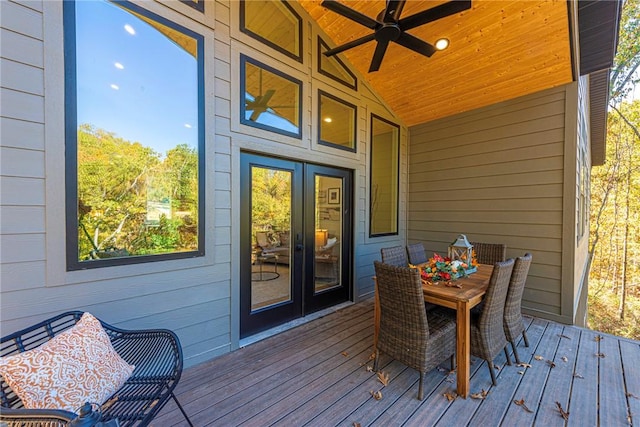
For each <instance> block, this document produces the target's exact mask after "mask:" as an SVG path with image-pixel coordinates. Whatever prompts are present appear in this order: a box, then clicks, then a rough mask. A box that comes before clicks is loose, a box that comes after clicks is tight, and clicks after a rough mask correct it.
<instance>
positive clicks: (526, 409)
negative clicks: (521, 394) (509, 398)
mask: <svg viewBox="0 0 640 427" xmlns="http://www.w3.org/2000/svg"><path fill="white" fill-rule="evenodd" d="M513 403H515V404H516V405H518V406H522V409H524V410H525V411H527V412H529V413H533V411H532V410H531V409H529V408H528V407H527V405H526V404H525V403H524V399H520V400H514V401H513Z"/></svg>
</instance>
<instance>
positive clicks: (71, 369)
mask: <svg viewBox="0 0 640 427" xmlns="http://www.w3.org/2000/svg"><path fill="white" fill-rule="evenodd" d="M133 369H134V366H132V365H129V364H128V363H127V362H125V361H124V360H123V359H122V358H121V357H120V356H119V355H118V353H116V351H115V350H114V348H113V346H112V345H111V341H110V340H109V336H108V335H107V333H106V332H105V331H104V329H102V325H101V324H100V321H99V320H98V319H96V318H95V317H93V316H92V315H91V314H89V313H84V314H83V315H82V318H81V319H80V321H79V322H78V323H77V324H76V325H75V326H73V327H71V328H69V329H67V330H66V331H64V332H62V333H60V334H59V335H57V336H55V337H53V338H52V339H51V340H49V341H47V342H46V343H44V344H42V345H41V346H39V347H38V348H35V349H33V350H29V351H25V352H24V353H19V354H15V355H12V356H8V357H2V358H0V375H2V376H3V377H4V379H5V381H6V382H7V384H9V386H10V387H11V388H12V389H13V391H14V392H15V393H16V395H18V397H19V398H20V399H21V400H22V403H23V404H24V407H25V408H27V409H65V410H67V411H71V412H77V411H78V408H80V407H81V406H82V405H83V404H84V403H85V402H96V403H99V404H102V403H104V402H105V401H106V400H107V399H108V398H109V397H110V396H111V395H112V394H113V393H115V392H116V391H117V390H118V389H119V388H120V387H122V385H123V384H124V383H125V381H126V380H127V378H129V376H130V375H131V373H132V372H133Z"/></svg>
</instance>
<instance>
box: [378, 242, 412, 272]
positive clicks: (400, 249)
mask: <svg viewBox="0 0 640 427" xmlns="http://www.w3.org/2000/svg"><path fill="white" fill-rule="evenodd" d="M380 255H381V256H382V262H383V263H385V264H389V265H395V266H396V267H407V266H408V265H409V258H407V251H406V249H405V248H404V246H392V247H390V248H382V249H380Z"/></svg>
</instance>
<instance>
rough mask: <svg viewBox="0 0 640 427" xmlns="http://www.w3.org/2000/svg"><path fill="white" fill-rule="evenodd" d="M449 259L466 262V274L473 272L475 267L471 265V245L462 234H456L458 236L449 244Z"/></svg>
mask: <svg viewBox="0 0 640 427" xmlns="http://www.w3.org/2000/svg"><path fill="white" fill-rule="evenodd" d="M448 253H449V259H451V261H456V260H459V261H462V262H464V263H465V264H467V268H465V270H466V272H467V274H469V273H474V272H475V271H476V270H477V268H476V267H474V266H473V265H472V263H471V262H472V260H473V245H472V244H471V243H469V240H467V236H465V235H464V234H460V235H458V238H457V239H456V240H455V241H454V242H453V243H451V245H449V252H448Z"/></svg>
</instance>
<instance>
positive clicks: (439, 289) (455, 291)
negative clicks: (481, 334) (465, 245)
mask: <svg viewBox="0 0 640 427" xmlns="http://www.w3.org/2000/svg"><path fill="white" fill-rule="evenodd" d="M492 272H493V266H492V265H483V264H480V265H478V270H477V271H476V272H475V273H472V274H470V275H469V276H467V277H464V278H461V279H458V280H457V281H455V282H452V283H453V284H455V286H447V285H446V284H445V283H444V282H439V283H437V284H435V283H426V284H423V285H422V291H423V292H424V300H425V301H426V302H429V303H432V304H436V305H440V306H443V307H448V308H452V309H454V310H456V362H457V363H456V364H457V368H456V377H457V393H458V395H459V396H461V397H463V398H465V399H466V398H467V396H468V395H469V373H470V368H469V366H470V362H471V332H470V331H471V327H470V324H471V309H472V308H473V307H475V306H476V305H478V304H479V303H480V302H481V301H482V298H483V297H484V294H485V293H486V292H487V286H488V285H489V279H490V278H491V273H492ZM374 323H375V328H374V338H373V340H374V346H377V343H378V329H379V327H380V306H379V300H378V288H377V283H376V290H375V309H374Z"/></svg>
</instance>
